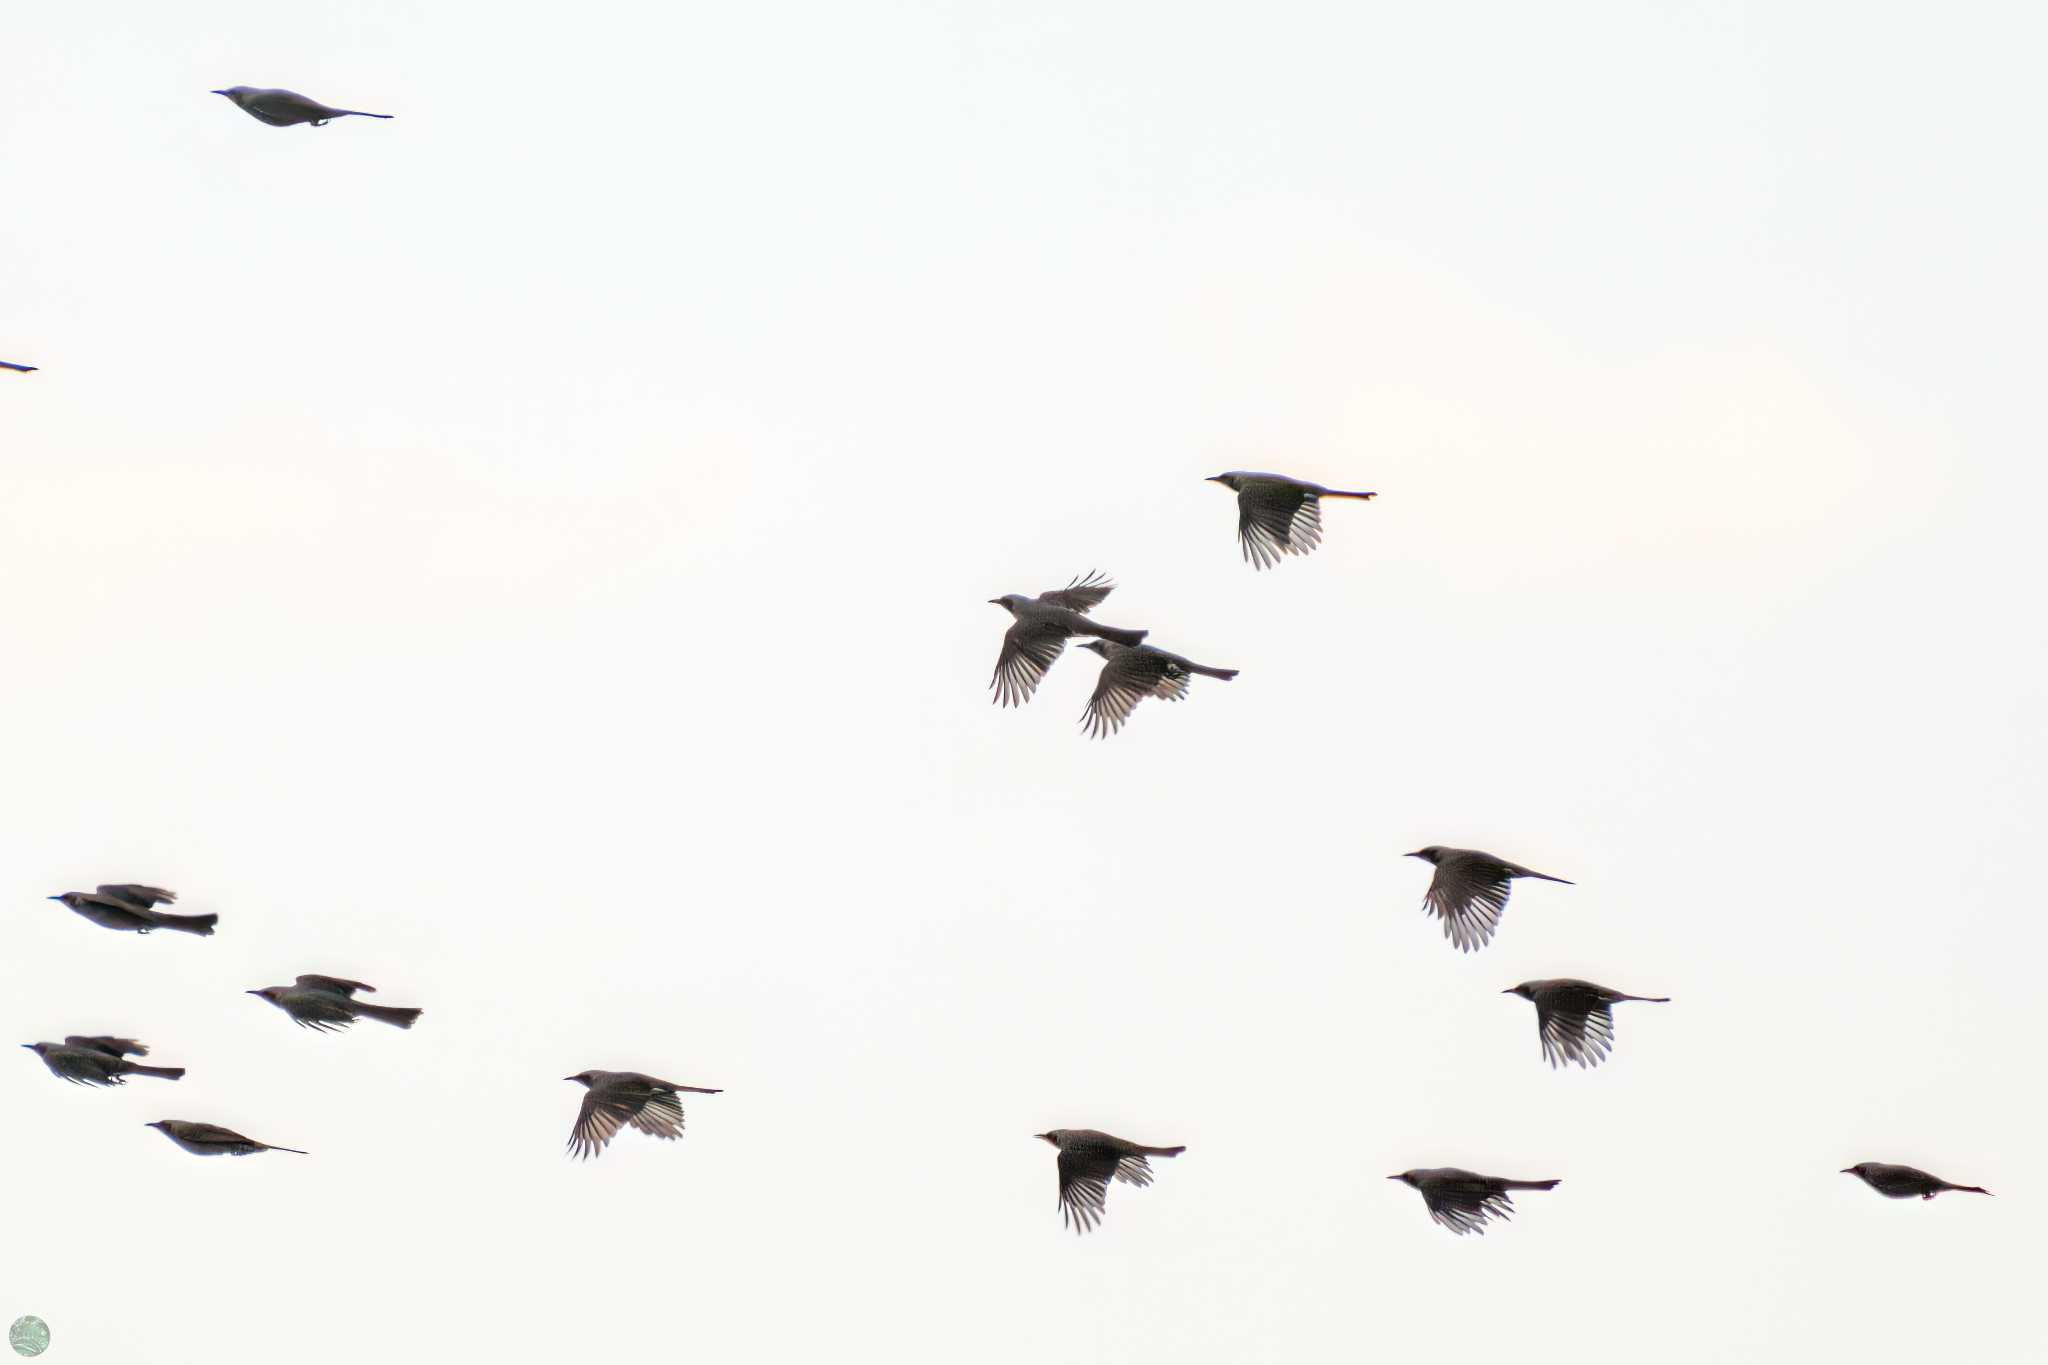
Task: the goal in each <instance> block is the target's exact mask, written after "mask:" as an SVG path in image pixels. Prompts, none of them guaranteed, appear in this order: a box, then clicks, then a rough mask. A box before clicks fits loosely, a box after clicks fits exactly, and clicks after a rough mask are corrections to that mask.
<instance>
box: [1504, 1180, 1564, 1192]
mask: <svg viewBox="0 0 2048 1365" xmlns="http://www.w3.org/2000/svg"><path fill="white" fill-rule="evenodd" d="M1500 1183H1501V1184H1502V1186H1504V1187H1505V1188H1507V1189H1510V1190H1554V1189H1556V1188H1557V1185H1558V1182H1557V1181H1555V1180H1503V1181H1501V1182H1500Z"/></svg>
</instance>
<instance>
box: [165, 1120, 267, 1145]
mask: <svg viewBox="0 0 2048 1365" xmlns="http://www.w3.org/2000/svg"><path fill="white" fill-rule="evenodd" d="M178 1136H179V1137H181V1138H183V1139H185V1141H187V1142H248V1141H249V1140H250V1139H248V1138H245V1137H243V1136H242V1135H241V1134H240V1133H238V1132H236V1131H235V1130H234V1129H232V1128H223V1127H221V1126H220V1125H219V1124H214V1123H187V1124H185V1125H183V1127H182V1128H180V1130H179V1132H178Z"/></svg>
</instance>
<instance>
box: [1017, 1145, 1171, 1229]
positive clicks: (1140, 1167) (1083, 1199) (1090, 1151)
mask: <svg viewBox="0 0 2048 1365" xmlns="http://www.w3.org/2000/svg"><path fill="white" fill-rule="evenodd" d="M1032 1136H1033V1137H1035V1138H1037V1139H1038V1140H1039V1141H1040V1142H1049V1143H1051V1144H1052V1145H1053V1146H1054V1147H1057V1148H1058V1149H1059V1153H1060V1156H1059V1177H1060V1222H1061V1224H1062V1226H1065V1227H1070V1228H1072V1229H1073V1230H1074V1232H1075V1234H1076V1235H1079V1234H1080V1233H1083V1232H1088V1231H1090V1230H1091V1229H1093V1228H1094V1227H1096V1226H1097V1225H1098V1224H1100V1223H1101V1222H1102V1213H1103V1206H1104V1204H1105V1202H1106V1201H1107V1200H1108V1198H1109V1182H1110V1181H1112V1180H1121V1181H1123V1182H1124V1183H1125V1184H1127V1185H1137V1186H1141V1187H1142V1186H1145V1185H1150V1184H1151V1183H1152V1167H1151V1166H1150V1165H1149V1164H1148V1163H1147V1162H1146V1160H1145V1158H1147V1157H1154V1156H1179V1155H1180V1154H1181V1153H1182V1152H1185V1151H1186V1150H1187V1148H1186V1147H1184V1146H1182V1147H1147V1146H1145V1145H1144V1144H1142V1143H1137V1142H1131V1141H1128V1140H1127V1139H1124V1138H1120V1137H1115V1136H1113V1135H1111V1134H1109V1133H1104V1132H1099V1131H1097V1130H1096V1129H1093V1128H1054V1129H1052V1130H1050V1131H1049V1132H1044V1133H1034V1134H1032Z"/></svg>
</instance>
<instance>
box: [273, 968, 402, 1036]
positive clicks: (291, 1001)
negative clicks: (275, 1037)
mask: <svg viewBox="0 0 2048 1365" xmlns="http://www.w3.org/2000/svg"><path fill="white" fill-rule="evenodd" d="M376 989H377V988H376V987H375V986H371V985H366V984H364V983H363V982H361V981H350V980H348V979H347V978H345V977H339V976H317V975H306V976H301V977H300V978H298V980H297V981H295V982H293V983H292V984H291V985H289V986H265V987H264V988H263V989H261V990H255V991H250V992H248V994H250V995H254V996H260V997H261V998H263V999H265V1000H268V1001H269V1002H270V1003H271V1004H273V1005H275V1006H277V1007H278V1008H279V1009H281V1010H283V1011H284V1012H285V1013H286V1014H289V1015H290V1016H291V1017H292V1020H293V1022H295V1023H297V1024H298V1025H299V1027H300V1028H310V1029H319V1030H321V1031H323V1032H329V1033H331V1032H334V1031H335V1030H337V1029H345V1028H347V1027H348V1026H349V1025H350V1024H353V1023H354V1022H355V1021H356V1020H358V1019H375V1020H376V1021H377V1022H378V1023H380V1024H390V1025H392V1026H394V1027H396V1028H411V1027H412V1026H413V1023H414V1021H415V1020H417V1019H418V1018H419V1017H420V1014H421V1013H422V1011H420V1010H417V1009H412V1008H409V1007H406V1006H400V1005H373V1004H371V1003H370V1002H369V1001H367V1000H358V999H356V998H355V993H356V992H357V991H375V990H376Z"/></svg>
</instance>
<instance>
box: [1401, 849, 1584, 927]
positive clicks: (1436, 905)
mask: <svg viewBox="0 0 2048 1365" xmlns="http://www.w3.org/2000/svg"><path fill="white" fill-rule="evenodd" d="M1407 856H1408V857H1410V858H1420V859H1422V860H1423V861H1424V862H1426V863H1428V864H1430V865H1431V866H1432V867H1434V868H1436V876H1435V877H1433V878H1431V879H1430V883H1429V891H1428V892H1427V893H1426V894H1425V895H1424V896H1423V900H1422V908H1423V910H1425V911H1427V912H1429V913H1432V914H1434V915H1436V916H1438V917H1439V918H1440V919H1442V920H1443V922H1444V937H1445V938H1447V939H1449V940H1450V941H1451V942H1452V943H1454V944H1456V945H1457V948H1458V951H1459V952H1461V953H1469V952H1472V951H1474V950H1476V949H1479V948H1484V947H1485V946H1486V945H1487V943H1488V941H1489V940H1491V939H1492V938H1493V931H1494V930H1495V929H1498V928H1499V927H1500V917H1501V912H1502V911H1503V910H1505V909H1507V904H1508V885H1509V883H1511V882H1512V881H1514V879H1515V878H1517V877H1535V878H1538V879H1539V880H1542V881H1546V882H1562V883H1563V884H1564V885H1566V886H1570V885H1572V883H1570V882H1567V881H1565V879H1564V878H1562V877H1553V876H1551V875H1550V874H1549V873H1547V872H1536V871H1533V870H1531V869H1530V868H1526V867H1523V866H1522V865H1521V864H1520V863H1511V862H1509V861H1508V860H1507V859H1505V858H1496V857H1494V856H1493V855H1492V854H1491V853H1482V852H1480V851H1479V850H1478V849H1476V848H1446V847H1444V846H1443V845H1442V844H1431V845H1430V846H1429V847H1428V848H1419V849H1417V850H1415V852H1413V853H1410V854H1408V855H1407Z"/></svg>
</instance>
